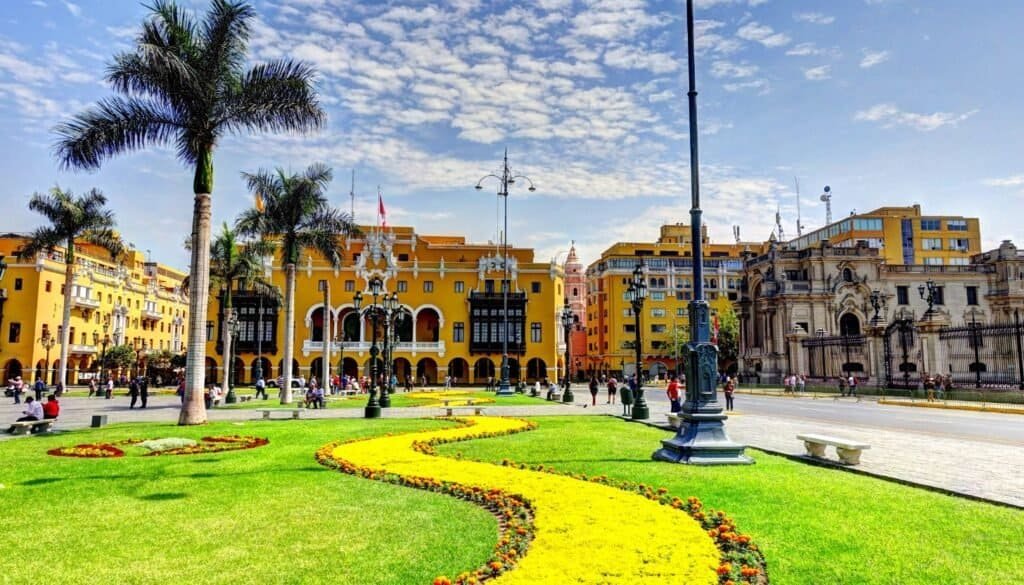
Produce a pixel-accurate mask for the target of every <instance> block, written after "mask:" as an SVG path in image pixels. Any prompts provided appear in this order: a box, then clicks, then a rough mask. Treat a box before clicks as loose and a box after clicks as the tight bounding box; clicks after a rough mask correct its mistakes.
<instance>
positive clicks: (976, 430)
mask: <svg viewBox="0 0 1024 585" xmlns="http://www.w3.org/2000/svg"><path fill="white" fill-rule="evenodd" d="M645 395H646V396H647V400H648V402H657V403H658V408H657V412H662V411H667V410H668V407H667V405H663V404H661V403H667V402H668V398H667V397H666V396H665V392H664V390H663V389H661V388H655V389H653V390H652V389H647V390H646V393H645ZM720 399H721V400H722V401H723V403H724V398H721V397H720ZM652 406H653V405H652ZM651 410H652V412H653V411H655V409H654V408H652V409H651ZM736 410H737V412H739V413H745V414H753V415H760V416H773V417H779V418H785V419H790V420H805V421H816V422H826V423H839V424H848V425H855V426H858V427H867V428H877V429H883V430H893V431H910V432H915V433H924V434H934V435H938V436H942V437H947V438H962V439H970V440H975V441H984V442H989V443H998V444H1004V445H1015V446H1024V415H1021V414H1000V413H991V412H970V411H960V410H938V409H931V408H914V407H908V406H886V405H881V404H877V403H876V402H874V401H871V400H867V399H865V400H862V401H861V402H856V401H855V399H852V398H843V399H840V400H833V399H832V398H819V399H817V400H815V399H812V398H804V397H802V398H792V397H781V396H754V395H749V394H737V395H736Z"/></svg>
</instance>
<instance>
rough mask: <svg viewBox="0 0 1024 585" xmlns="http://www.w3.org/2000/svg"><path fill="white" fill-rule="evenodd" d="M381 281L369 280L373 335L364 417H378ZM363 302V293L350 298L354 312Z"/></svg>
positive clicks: (369, 310) (357, 310)
mask: <svg viewBox="0 0 1024 585" xmlns="http://www.w3.org/2000/svg"><path fill="white" fill-rule="evenodd" d="M380 289H381V282H380V279H377V278H374V279H372V280H370V294H371V295H373V304H372V305H371V306H370V307H369V309H368V311H367V312H368V313H369V314H370V322H371V324H372V326H373V337H372V340H373V341H372V343H371V344H370V388H369V394H370V399H369V401H367V403H366V408H365V410H364V416H365V417H366V418H380V402H378V401H377V356H378V355H380V350H379V349H378V348H377V311H376V309H377V297H378V295H380ZM362 304H363V293H361V292H356V296H355V297H353V298H352V305H353V306H355V309H356V312H357V313H358V312H359V308H360V307H361V306H362Z"/></svg>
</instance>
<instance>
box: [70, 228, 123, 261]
mask: <svg viewBox="0 0 1024 585" xmlns="http://www.w3.org/2000/svg"><path fill="white" fill-rule="evenodd" d="M79 238H80V239H82V240H84V241H86V242H89V243H90V244H92V245H94V246H99V247H101V248H103V249H104V250H106V251H107V252H109V253H110V257H111V258H112V259H115V260H116V259H118V258H120V257H121V256H122V255H123V254H124V253H125V251H126V247H125V243H124V240H122V239H121V236H119V235H118V234H117V232H115V231H114V230H112V229H99V230H90V231H87V232H83V233H82V234H81V235H80V236H79Z"/></svg>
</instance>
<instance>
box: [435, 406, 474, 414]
mask: <svg viewBox="0 0 1024 585" xmlns="http://www.w3.org/2000/svg"><path fill="white" fill-rule="evenodd" d="M444 410H445V416H453V415H454V414H455V411H460V412H461V411H466V413H467V414H468V413H469V411H470V410H472V411H473V414H475V415H477V416H480V415H482V414H483V413H484V407H482V406H447V407H445V409H444Z"/></svg>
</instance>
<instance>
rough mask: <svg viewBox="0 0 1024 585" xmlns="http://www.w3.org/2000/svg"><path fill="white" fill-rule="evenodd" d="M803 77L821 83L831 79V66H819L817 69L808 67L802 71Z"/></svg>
mask: <svg viewBox="0 0 1024 585" xmlns="http://www.w3.org/2000/svg"><path fill="white" fill-rule="evenodd" d="M804 77H805V78H806V79H809V80H811V81H823V80H825V79H830V78H831V77H832V66H831V65H819V66H818V67H810V68H808V69H804Z"/></svg>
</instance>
